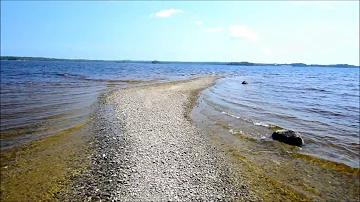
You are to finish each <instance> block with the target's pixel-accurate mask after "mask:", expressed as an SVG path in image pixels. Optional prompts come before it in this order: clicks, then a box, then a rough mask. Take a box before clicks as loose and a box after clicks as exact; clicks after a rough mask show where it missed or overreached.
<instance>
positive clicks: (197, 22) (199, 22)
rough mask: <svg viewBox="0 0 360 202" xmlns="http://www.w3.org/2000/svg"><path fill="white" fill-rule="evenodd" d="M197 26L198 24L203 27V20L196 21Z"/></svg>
mask: <svg viewBox="0 0 360 202" xmlns="http://www.w3.org/2000/svg"><path fill="white" fill-rule="evenodd" d="M195 24H197V25H199V26H200V25H202V24H203V23H202V21H201V20H198V21H196V22H195Z"/></svg>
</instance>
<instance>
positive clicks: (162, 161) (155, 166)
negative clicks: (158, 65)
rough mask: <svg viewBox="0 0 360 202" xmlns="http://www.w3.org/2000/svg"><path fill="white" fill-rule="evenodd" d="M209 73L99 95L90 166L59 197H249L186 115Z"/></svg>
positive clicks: (210, 80) (212, 79) (207, 82)
mask: <svg viewBox="0 0 360 202" xmlns="http://www.w3.org/2000/svg"><path fill="white" fill-rule="evenodd" d="M215 80H216V78H215V77H204V78H197V79H192V80H188V81H181V82H170V83H163V84H153V85H148V86H142V87H133V88H127V89H121V90H117V91H113V92H111V93H109V94H107V95H106V96H104V97H103V98H102V99H101V101H100V103H99V105H98V107H97V109H96V118H95V120H94V134H95V141H94V147H95V150H94V153H93V154H92V156H91V159H92V163H91V165H89V167H88V168H87V169H86V170H84V171H83V173H82V174H81V175H80V177H78V178H76V179H75V180H74V183H73V184H72V186H71V187H70V188H69V190H68V191H67V192H66V193H64V194H63V195H62V200H65V201H73V200H81V201H234V200H239V201H253V200H254V198H253V196H252V194H250V193H249V190H248V186H247V185H246V184H245V183H244V182H242V180H241V179H239V178H238V177H234V176H238V175H233V173H232V171H231V170H232V169H231V167H230V166H229V164H228V163H227V162H226V160H225V157H224V154H223V153H221V152H220V151H218V150H217V149H216V147H215V146H214V145H213V144H212V143H211V141H210V140H209V138H208V137H207V136H206V134H204V133H202V132H201V131H199V130H198V129H197V128H196V127H195V126H194V125H193V124H192V123H191V121H190V120H189V119H188V118H187V114H188V112H189V107H190V108H191V107H192V104H193V101H194V100H195V99H196V95H197V94H198V93H199V92H200V91H201V90H203V89H205V88H207V87H209V86H211V85H213V84H214V82H215Z"/></svg>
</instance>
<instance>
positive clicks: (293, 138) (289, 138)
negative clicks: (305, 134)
mask: <svg viewBox="0 0 360 202" xmlns="http://www.w3.org/2000/svg"><path fill="white" fill-rule="evenodd" d="M272 138H273V139H274V140H277V141H280V142H284V143H286V144H290V145H295V146H299V147H300V146H301V145H303V144H304V140H303V139H302V138H301V136H300V133H298V132H295V131H292V130H277V131H275V132H274V133H273V134H272Z"/></svg>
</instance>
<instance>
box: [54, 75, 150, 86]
mask: <svg viewBox="0 0 360 202" xmlns="http://www.w3.org/2000/svg"><path fill="white" fill-rule="evenodd" d="M57 75H58V76H61V77H66V78H72V79H79V80H84V81H97V82H109V83H117V82H119V83H130V84H138V83H142V82H143V81H141V80H131V79H129V80H125V79H96V78H88V77H86V76H83V75H77V74H69V73H58V74H57Z"/></svg>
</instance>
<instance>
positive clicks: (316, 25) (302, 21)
mask: <svg viewBox="0 0 360 202" xmlns="http://www.w3.org/2000/svg"><path fill="white" fill-rule="evenodd" d="M358 9H359V2H358V1H352V2H350V1H343V2H330V1H316V2H314V1H305V2H300V1H271V2H260V1H256V2H250V1H226V2H206V1H201V2H192V1H185V2H180V1H175V2H171V1H165V2H154V1H149V2H140V1H135V2H125V1H102V2H96V1H89V2H86V1H74V2H68V1H46V2H40V1H37V2H30V1H14V2H11V1H1V55H17V56H41V57H56V58H84V59H105V60H122V59H126V60H128V59H130V60H168V61H251V62H274V63H290V62H304V63H309V64H311V63H321V64H334V63H348V64H355V65H359V10H358Z"/></svg>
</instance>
